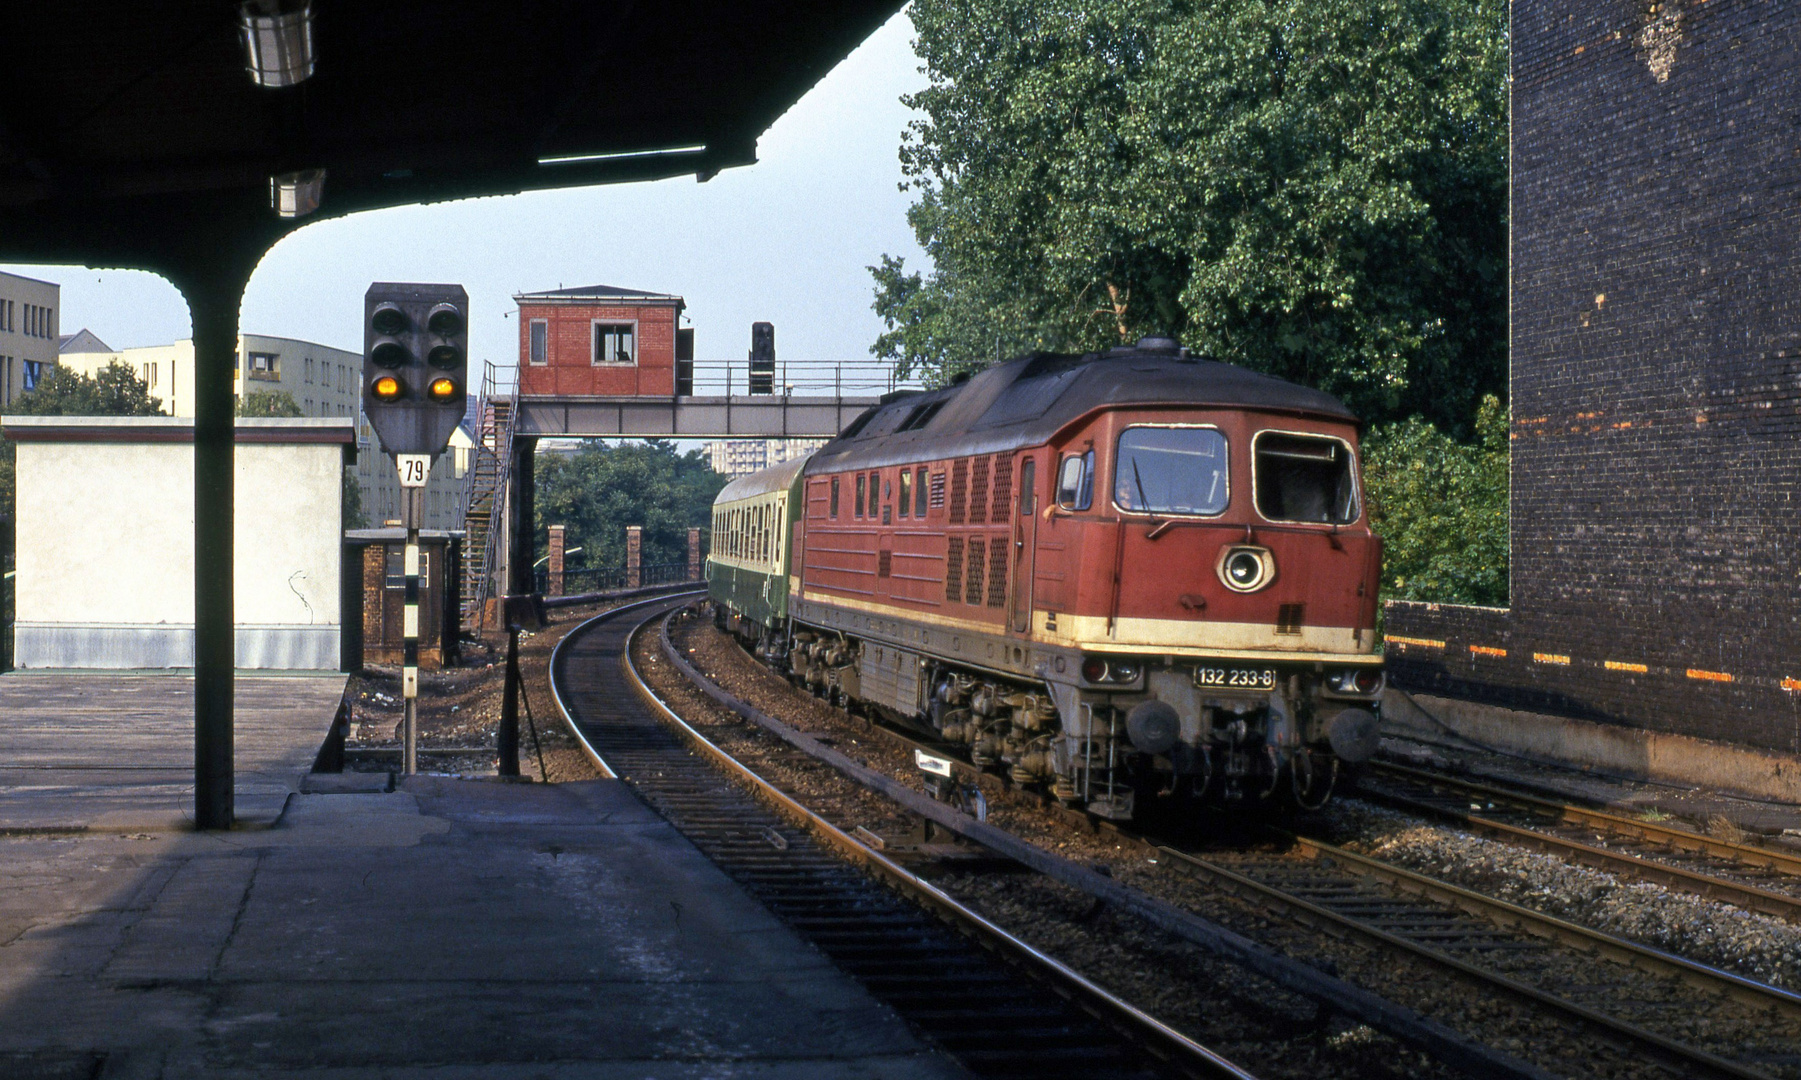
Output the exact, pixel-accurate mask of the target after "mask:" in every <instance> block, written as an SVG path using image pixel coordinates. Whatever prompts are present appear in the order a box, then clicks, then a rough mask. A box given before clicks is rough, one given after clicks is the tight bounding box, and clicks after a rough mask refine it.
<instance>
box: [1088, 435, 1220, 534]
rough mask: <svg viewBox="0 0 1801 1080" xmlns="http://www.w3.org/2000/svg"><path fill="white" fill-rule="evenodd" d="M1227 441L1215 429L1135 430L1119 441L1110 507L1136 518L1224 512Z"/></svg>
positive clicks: (1208, 514)
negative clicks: (1136, 516)
mask: <svg viewBox="0 0 1801 1080" xmlns="http://www.w3.org/2000/svg"><path fill="white" fill-rule="evenodd" d="M1226 496H1227V492H1226V437H1225V436H1224V435H1221V434H1220V433H1219V432H1218V431H1216V430H1214V429H1213V428H1178V427H1133V428H1127V429H1126V430H1125V431H1124V432H1122V433H1121V434H1120V436H1119V454H1118V456H1117V457H1116V458H1115V464H1114V467H1113V503H1114V505H1115V506H1118V507H1119V508H1120V509H1121V510H1126V511H1130V512H1132V513H1137V514H1182V515H1194V516H1203V517H1207V516H1212V515H1214V514H1217V513H1219V512H1220V511H1222V510H1224V509H1225V508H1226Z"/></svg>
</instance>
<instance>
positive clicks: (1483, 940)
mask: <svg viewBox="0 0 1801 1080" xmlns="http://www.w3.org/2000/svg"><path fill="white" fill-rule="evenodd" d="M670 658H671V659H672V660H674V661H676V662H677V663H678V664H679V663H681V660H680V657H679V656H676V655H674V653H673V652H671V655H670ZM689 674H690V677H691V678H696V679H701V681H703V682H705V681H706V680H704V678H703V677H701V676H699V673H698V672H693V671H692V670H691V669H690V672H689ZM708 692H709V693H713V694H714V695H715V696H716V697H717V696H719V694H721V693H723V691H721V690H719V688H718V687H716V686H714V687H712V688H711V689H709V690H708ZM740 711H742V710H740ZM866 729H867V730H868V731H870V732H872V733H876V734H878V735H879V736H880V737H883V738H887V739H892V740H896V741H898V742H900V743H902V744H906V745H911V746H913V747H915V748H929V749H932V750H935V751H938V752H942V748H939V747H933V746H931V745H930V744H926V743H922V742H920V741H919V740H916V739H912V738H911V737H909V736H907V735H906V734H904V733H901V732H897V731H894V730H892V729H890V728H888V727H886V726H883V725H877V724H868V723H867V722H866ZM959 771H960V772H962V773H963V774H964V775H966V776H972V775H974V770H972V769H970V768H969V767H968V766H966V765H964V766H961V767H960V769H959ZM987 779H988V782H989V783H991V784H992V783H993V778H992V777H989V778H987ZM1075 816H1081V815H1075ZM1089 824H1097V823H1093V822H1089ZM1100 827H1105V826H1104V825H1101V826H1100ZM1117 831H1118V833H1119V835H1120V836H1121V837H1122V838H1124V839H1130V840H1133V841H1135V842H1136V843H1139V844H1141V845H1144V846H1145V847H1147V848H1150V849H1155V850H1156V851H1157V852H1158V853H1159V854H1160V855H1162V856H1164V857H1166V858H1168V859H1169V860H1170V861H1171V862H1172V863H1173V864H1175V865H1177V866H1179V867H1180V868H1181V869H1183V870H1184V871H1185V872H1187V873H1189V874H1192V875H1194V876H1198V877H1202V878H1205V879H1207V880H1208V881H1210V882H1211V883H1212V884H1214V885H1215V886H1217V887H1220V888H1222V889H1224V890H1226V891H1229V892H1234V893H1238V894H1240V895H1244V896H1250V897H1254V898H1255V900H1256V902H1258V903H1260V904H1267V905H1269V906H1271V907H1274V908H1276V909H1279V910H1283V911H1286V912H1287V913H1289V914H1290V915H1291V916H1292V917H1294V918H1296V919H1297V920H1298V921H1300V922H1302V923H1305V924H1308V925H1312V926H1316V927H1318V928H1320V929H1322V930H1325V931H1326V932H1328V933H1333V934H1336V935H1345V934H1349V935H1353V936H1357V937H1360V938H1362V939H1364V940H1365V941H1367V942H1370V943H1372V944H1375V945H1378V946H1380V947H1382V948H1387V949H1395V950H1399V951H1405V952H1407V953H1409V954H1411V955H1413V956H1416V957H1418V958H1420V959H1423V960H1425V961H1427V962H1430V963H1432V964H1434V965H1436V966H1438V967H1441V968H1443V969H1445V970H1447V971H1449V972H1451V973H1453V974H1455V975H1456V976H1457V977H1459V978H1461V979H1464V980H1466V981H1470V982H1475V983H1479V984H1481V985H1484V986H1487V987H1490V988H1492V989H1495V990H1498V991H1500V992H1502V993H1505V994H1507V995H1510V996H1512V997H1515V998H1517V999H1520V1000H1523V1001H1526V1002H1530V1003H1531V1004H1532V1005H1533V1006H1535V1007H1537V1008H1540V1009H1543V1010H1546V1011H1549V1012H1552V1013H1554V1014H1556V1015H1558V1016H1559V1017H1560V1018H1561V1019H1563V1020H1565V1021H1567V1022H1569V1023H1573V1024H1576V1025H1579V1026H1581V1027H1583V1028H1585V1029H1587V1030H1588V1031H1590V1032H1591V1033H1592V1034H1594V1035H1596V1036H1599V1037H1600V1038H1602V1039H1605V1040H1607V1041H1608V1042H1610V1043H1613V1044H1615V1045H1627V1046H1631V1047H1633V1048H1634V1050H1635V1052H1636V1053H1639V1054H1642V1055H1644V1056H1646V1057H1648V1058H1651V1059H1654V1060H1657V1061H1659V1062H1661V1063H1662V1064H1664V1065H1665V1066H1666V1067H1667V1068H1668V1069H1669V1070H1671V1071H1674V1072H1677V1073H1678V1074H1681V1075H1706V1076H1725V1077H1741V1078H1744V1077H1760V1076H1768V1075H1772V1074H1771V1073H1769V1072H1766V1071H1764V1066H1769V1067H1772V1068H1776V1069H1779V1070H1780V1069H1783V1068H1784V1067H1788V1068H1789V1069H1790V1070H1791V1071H1790V1074H1791V1075H1793V1074H1794V1072H1793V1069H1794V1067H1796V1066H1801V1055H1797V1054H1796V1053H1795V1052H1794V1051H1795V1049H1796V1045H1795V1043H1794V1034H1793V1033H1794V1032H1796V1031H1801V997H1798V996H1797V995H1794V994H1792V993H1789V992H1788V991H1785V990H1781V989H1779V988H1776V987H1771V986H1768V985H1767V984H1764V983H1761V982H1757V981H1755V980H1752V979H1747V978H1743V977H1741V976H1737V975H1734V974H1732V973H1730V972H1724V971H1720V970H1718V969H1714V968H1710V967H1707V966H1706V965H1702V964H1698V963H1694V962H1692V961H1689V960H1685V959H1683V958H1681V957H1677V956H1673V955H1670V954H1668V953H1663V952H1661V951H1659V950H1655V949H1651V948H1647V947H1645V946H1642V945H1639V944H1637V943H1634V942H1631V941H1627V940H1624V939H1620V938H1617V937H1613V936H1611V935H1607V934H1603V933H1600V932H1598V931H1595V930H1592V929H1588V928H1585V927H1580V926H1576V925H1574V924H1571V923H1567V922H1563V921H1562V920H1558V919H1555V918H1551V917H1549V916H1545V915H1542V914H1539V913H1537V912H1534V911H1531V910H1529V909H1525V908H1520V907H1517V906H1515V905H1512V904H1508V903H1506V902H1505V901H1500V900H1496V899H1493V898H1489V897H1485V896H1482V895H1480V894H1477V893H1473V892H1470V891H1468V890H1464V889H1460V888H1458V887H1456V886H1453V885H1450V884H1448V883H1445V882H1440V881H1436V880H1434V879H1431V878H1428V877H1425V876H1423V875H1419V874H1415V873H1412V872H1411V871H1407V870H1405V869H1402V868H1400V867H1396V866H1391V865H1388V864H1385V863H1382V862H1380V861H1378V860H1375V859H1370V858H1368V857H1365V856H1361V855H1357V854H1355V853H1352V852H1349V851H1345V850H1342V849H1338V848H1334V847H1331V846H1330V845H1326V844H1322V843H1320V842H1318V841H1313V840H1307V839H1304V838H1301V837H1295V836H1289V837H1286V838H1284V846H1285V848H1286V850H1285V851H1283V852H1282V853H1279V854H1274V853H1272V854H1271V855H1269V856H1268V857H1263V856H1257V855H1247V854H1235V855H1233V856H1231V857H1229V858H1228V859H1226V860H1219V861H1212V860H1209V859H1208V858H1206V857H1203V856H1201V855H1197V854H1196V853H1194V852H1191V851H1184V850H1180V849H1178V848H1176V847H1173V846H1170V845H1159V844H1155V843H1154V842H1152V841H1150V840H1146V839H1144V838H1140V837H1132V836H1131V835H1130V834H1129V833H1128V832H1126V831H1125V830H1117ZM1691 835H1692V834H1691ZM1703 839H1709V838H1703ZM1597 959H1600V960H1603V961H1606V962H1604V963H1599V964H1597V963H1595V961H1596V960H1597ZM1735 1010H1736V1011H1735ZM1724 1014H1730V1015H1724ZM1785 1040H1786V1041H1785Z"/></svg>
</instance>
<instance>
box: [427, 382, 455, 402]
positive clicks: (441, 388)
mask: <svg viewBox="0 0 1801 1080" xmlns="http://www.w3.org/2000/svg"><path fill="white" fill-rule="evenodd" d="M425 393H426V395H427V396H429V397H430V398H431V399H432V400H433V401H455V400H456V398H457V393H458V392H457V384H456V380H455V379H444V378H439V379H433V380H432V381H431V385H430V386H427V387H426V388H425Z"/></svg>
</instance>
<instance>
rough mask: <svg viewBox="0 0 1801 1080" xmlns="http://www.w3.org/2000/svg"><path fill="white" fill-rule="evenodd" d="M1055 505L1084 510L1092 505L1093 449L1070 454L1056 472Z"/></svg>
mask: <svg viewBox="0 0 1801 1080" xmlns="http://www.w3.org/2000/svg"><path fill="white" fill-rule="evenodd" d="M1057 505H1058V506H1061V507H1062V508H1063V509H1065V510H1086V509H1088V508H1089V507H1091V506H1093V505H1094V451H1093V450H1090V451H1088V452H1087V453H1085V454H1070V455H1068V456H1066V457H1065V458H1064V459H1063V467H1062V468H1061V469H1060V470H1058V473H1057Z"/></svg>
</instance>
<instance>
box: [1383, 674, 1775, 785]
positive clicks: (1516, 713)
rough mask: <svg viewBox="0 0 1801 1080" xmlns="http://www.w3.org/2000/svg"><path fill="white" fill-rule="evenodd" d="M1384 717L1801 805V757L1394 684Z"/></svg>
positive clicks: (1581, 762) (1551, 757)
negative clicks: (1420, 691) (1416, 690)
mask: <svg viewBox="0 0 1801 1080" xmlns="http://www.w3.org/2000/svg"><path fill="white" fill-rule="evenodd" d="M1382 716H1383V719H1384V722H1385V723H1387V724H1389V725H1391V726H1392V727H1394V728H1396V729H1405V730H1411V731H1419V732H1425V733H1430V734H1442V733H1446V732H1448V733H1450V734H1453V735H1457V736H1459V737H1461V738H1464V739H1468V740H1470V741H1471V742H1474V743H1478V744H1480V745H1483V746H1487V747H1491V748H1494V749H1497V750H1503V751H1507V752H1510V753H1515V754H1520V755H1523V756H1526V757H1531V758H1537V759H1539V760H1543V761H1546V762H1550V763H1554V764H1559V765H1568V766H1572V767H1575V768H1592V769H1598V770H1602V771H1605V772H1609V773H1613V774H1615V775H1618V776H1622V777H1626V778H1630V779H1634V780H1648V781H1654V782H1657V783H1665V784H1686V785H1690V786H1693V787H1698V788H1705V789H1708V790H1710V791H1719V792H1725V793H1730V794H1734V795H1743V796H1748V797H1751V798H1754V799H1770V800H1775V801H1778V802H1785V803H1796V804H1801V757H1798V756H1795V755H1792V754H1782V753H1777V752H1775V751H1769V750H1760V749H1756V748H1752V747H1746V746H1735V745H1732V744H1730V743H1721V742H1713V741H1711V740H1707V739H1697V738H1694V737H1692V736H1688V735H1670V734H1665V733H1662V732H1656V731H1645V730H1643V729H1639V728H1628V727H1615V726H1612V725H1608V724H1597V723H1594V722H1592V721H1588V720H1572V719H1570V718H1568V717H1562V716H1550V715H1547V714H1544V713H1533V712H1525V711H1522V710H1518V709H1506V708H1502V707H1500V706H1498V705H1488V704H1483V703H1480V702H1473V701H1462V700H1458V699H1456V698H1445V697H1436V696H1434V695H1431V694H1409V693H1407V692H1406V691H1404V690H1401V689H1399V688H1398V687H1392V686H1391V687H1389V688H1388V690H1387V691H1386V692H1385V693H1384V694H1383V696H1382Z"/></svg>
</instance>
